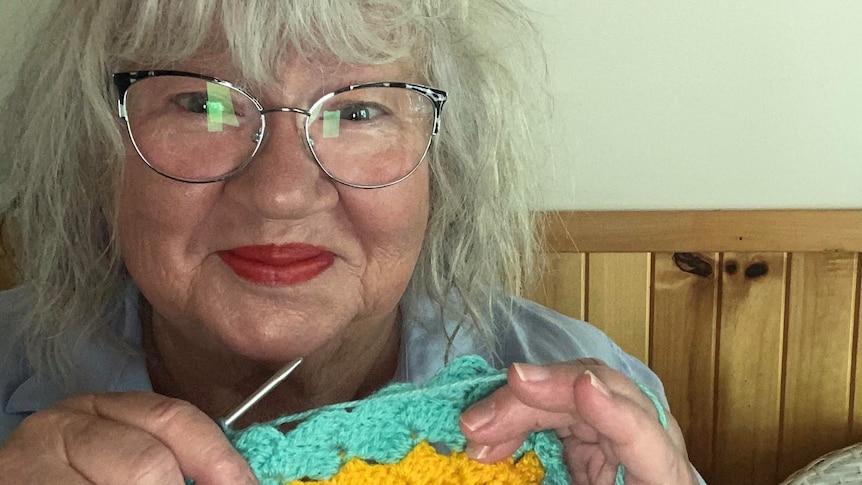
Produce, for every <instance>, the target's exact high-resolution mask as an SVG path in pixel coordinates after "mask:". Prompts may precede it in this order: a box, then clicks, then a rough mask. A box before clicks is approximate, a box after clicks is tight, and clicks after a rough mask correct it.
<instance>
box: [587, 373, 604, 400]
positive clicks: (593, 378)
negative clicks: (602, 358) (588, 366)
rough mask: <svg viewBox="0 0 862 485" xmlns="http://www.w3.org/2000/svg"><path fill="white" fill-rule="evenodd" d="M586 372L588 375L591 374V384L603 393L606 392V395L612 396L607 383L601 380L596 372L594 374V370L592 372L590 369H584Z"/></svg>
mask: <svg viewBox="0 0 862 485" xmlns="http://www.w3.org/2000/svg"><path fill="white" fill-rule="evenodd" d="M584 373H585V374H586V375H587V376H589V378H590V384H591V385H592V386H593V387H594V388H596V389H597V390H598V391H599V392H601V393H602V394H604V395H605V396H606V397H611V391H609V390H608V388H607V387H606V386H605V384H604V383H603V382H602V381H600V380H599V378H598V377H596V375H595V374H593V373H592V372H590V371H588V370H586V371H584Z"/></svg>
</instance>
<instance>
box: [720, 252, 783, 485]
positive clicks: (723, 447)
mask: <svg viewBox="0 0 862 485" xmlns="http://www.w3.org/2000/svg"><path fill="white" fill-rule="evenodd" d="M784 260H785V255H784V254H783V253H727V254H725V255H724V274H723V281H722V287H721V302H720V310H721V314H720V316H721V325H720V329H719V347H718V367H719V368H718V383H717V385H718V388H719V392H718V396H717V402H716V425H715V433H716V441H715V462H714V469H715V479H716V480H715V481H716V483H720V484H742V483H751V484H755V483H756V484H761V483H762V484H768V483H776V466H777V462H778V442H779V427H780V409H781V374H782V352H783V338H784V309H783V306H784V297H785V295H784V292H785V266H784ZM761 265H765V266H766V268H767V270H768V271H767V273H766V274H762V275H760V276H752V275H753V274H754V273H755V272H753V271H752V270H751V268H759V267H762V266H761ZM746 273H748V274H746Z"/></svg>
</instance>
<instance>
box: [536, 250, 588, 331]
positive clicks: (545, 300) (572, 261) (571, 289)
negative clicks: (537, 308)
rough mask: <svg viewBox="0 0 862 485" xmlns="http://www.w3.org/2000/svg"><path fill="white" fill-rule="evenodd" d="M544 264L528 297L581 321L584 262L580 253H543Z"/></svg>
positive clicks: (582, 314)
mask: <svg viewBox="0 0 862 485" xmlns="http://www.w3.org/2000/svg"><path fill="white" fill-rule="evenodd" d="M546 260H547V261H546V264H545V268H544V271H543V272H542V274H541V276H540V278H539V280H538V281H537V282H536V284H535V286H534V287H533V288H531V289H530V290H528V292H527V297H528V298H530V299H531V300H534V301H536V302H538V303H541V304H542V305H545V306H546V307H549V308H553V309H554V310H556V311H558V312H560V313H562V314H564V315H568V316H570V317H572V318H577V319H579V320H584V319H585V315H584V310H585V307H586V305H585V301H584V296H585V291H586V290H585V286H584V285H585V276H586V271H585V270H586V261H585V255H584V254H583V253H581V254H577V253H553V254H548V255H546Z"/></svg>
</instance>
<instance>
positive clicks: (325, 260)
mask: <svg viewBox="0 0 862 485" xmlns="http://www.w3.org/2000/svg"><path fill="white" fill-rule="evenodd" d="M218 255H219V257H220V258H221V259H222V261H224V263H225V264H226V265H228V266H229V267H230V269H232V270H233V272H234V273H236V274H237V276H239V277H240V278H243V279H245V280H247V281H250V282H252V283H255V284H258V285H266V286H286V285H298V284H301V283H305V282H306V281H309V280H311V279H313V278H315V277H316V276H317V275H319V274H320V273H323V272H324V271H326V270H327V269H329V267H330V266H332V263H334V262H335V254H333V253H332V252H331V251H329V250H327V249H324V248H320V247H317V246H312V245H310V244H301V243H293V244H283V245H276V244H268V245H263V246H243V247H239V248H233V249H230V250H228V251H219V252H218Z"/></svg>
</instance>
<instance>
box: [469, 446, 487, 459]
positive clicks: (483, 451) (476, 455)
mask: <svg viewBox="0 0 862 485" xmlns="http://www.w3.org/2000/svg"><path fill="white" fill-rule="evenodd" d="M490 452H491V447H490V446H487V445H485V446H482V447H481V448H479V451H476V448H474V447H471V446H468V447H467V450H466V453H467V456H468V457H469V458H470V459H472V460H483V459H484V458H485V457H486V456H488V453H490Z"/></svg>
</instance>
